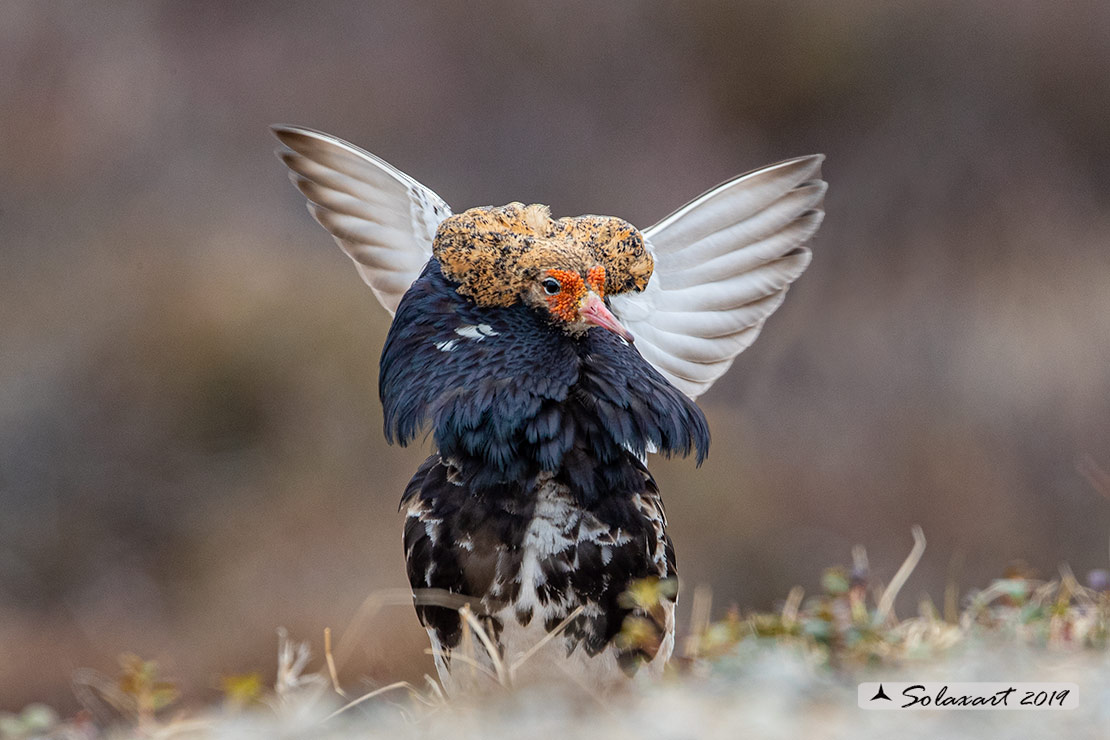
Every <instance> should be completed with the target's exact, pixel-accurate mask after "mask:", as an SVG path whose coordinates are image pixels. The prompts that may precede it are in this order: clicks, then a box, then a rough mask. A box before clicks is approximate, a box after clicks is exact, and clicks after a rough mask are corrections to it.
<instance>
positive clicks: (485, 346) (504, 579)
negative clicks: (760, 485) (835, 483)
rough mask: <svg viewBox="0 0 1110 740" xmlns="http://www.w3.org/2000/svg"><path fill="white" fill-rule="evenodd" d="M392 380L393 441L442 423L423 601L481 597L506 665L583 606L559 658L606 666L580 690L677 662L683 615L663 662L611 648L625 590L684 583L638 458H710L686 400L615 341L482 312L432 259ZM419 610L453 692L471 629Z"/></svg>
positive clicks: (426, 497) (423, 519)
mask: <svg viewBox="0 0 1110 740" xmlns="http://www.w3.org/2000/svg"><path fill="white" fill-rule="evenodd" d="M380 377H381V381H380V382H381V390H382V398H383V400H384V403H385V411H386V420H387V422H386V423H387V433H389V434H390V435H391V436H394V437H396V438H397V439H399V440H401V441H406V440H407V439H408V437H409V436H411V435H412V434H414V433H415V432H416V430H418V429H420V428H421V427H422V426H423V424H422V423H421V422H420V421H419V419H420V418H421V417H422V416H428V417H432V418H433V421H432V436H433V438H434V439H435V444H436V448H437V451H436V453H435V454H434V455H432V456H431V457H430V458H428V460H427V461H426V462H425V463H424V465H423V466H422V467H421V468H420V470H419V471H417V473H416V475H415V476H414V477H413V479H412V481H411V482H410V484H409V486H408V488H407V490H406V491H405V494H404V497H403V499H402V503H401V506H402V508H403V509H405V511H406V522H405V535H404V546H405V559H406V563H407V567H408V575H409V582H410V583H411V584H412V586H413V588H414V589H417V590H418V592H426V591H427V590H431V591H432V592H444V591H446V592H449V593H452V594H461V595H465V596H468V597H471V598H472V599H473V604H472V606H473V608H474V611H475V612H476V613H478V614H481V615H486V616H487V617H488V618H487V619H486V621H485V624H486V625H487V629H488V631H489V632H490V634H491V635H492V636H493V637H494V638H495V639H498V640H499V641H500V642H501V647H502V650H503V651H504V657H505V659H506V660H508V661H511V660H512V659H513V657H514V656H519V655H520V654H521V653H523V652H524V651H525V650H527V649H528V648H529V647H530V646H531V645H532V644H534V643H535V641H536V639H538V636H541V635H543V634H544V633H545V631H548V630H551V629H553V628H555V627H556V626H558V625H559V624H560V623H562V622H563V620H564V619H566V618H567V617H568V616H569V615H570V614H571V612H573V611H574V610H575V609H576V608H577V607H582V612H581V615H580V617H579V618H578V619H577V620H575V621H574V622H573V623H572V624H571V625H569V626H568V627H567V628H566V629H565V630H564V632H563V634H562V635H560V636H559V637H558V638H556V640H553V641H552V643H553V644H552V648H553V649H555V650H557V651H558V652H559V653H560V654H561V655H562V656H563V658H564V659H566V658H568V657H569V658H571V659H573V661H579V662H581V661H582V660H587V661H588V664H590V665H593V666H594V667H593V669H592V670H590V671H586V672H583V673H581V674H580V675H582V676H589V677H590V678H589V680H590V681H595V680H597V679H598V678H599V677H601V676H605V675H609V674H620V672H621V670H622V669H626V670H631V669H632V668H633V667H634V666H635V664H636V662H638V661H639V660H640V659H648V660H651V659H654V658H655V657H656V655H655V653H656V652H659V653H660V655H661V657H662V659H663V660H665V656H666V655H669V652H670V646H671V645H672V644H673V618H672V617H671V611H672V610H673V601H668V602H666V603H665V604H663V605H661V606H663V608H664V609H665V611H666V614H665V617H666V619H665V620H664V623H663V624H660V625H659V632H660V634H659V637H658V642H659V645H658V646H657V647H656V650H655V651H654V652H652V654H651V655H643V654H642V646H641V645H628V646H624V647H623V648H622V646H618V645H615V644H614V643H613V640H614V637H615V636H616V635H617V633H618V632H620V630H621V628H622V626H623V625H624V620H625V617H626V616H628V615H630V614H635V613H636V610H635V609H633V608H628V607H627V606H624V605H622V604H621V603H620V600H621V595H622V594H623V593H624V592H625V591H626V590H627V589H628V587H629V586H630V585H631V584H632V583H633V582H634V581H636V580H638V579H644V578H658V579H668V578H670V579H673V578H674V577H675V575H676V572H675V562H674V551H673V549H672V547H671V543H670V540H669V539H668V538H667V535H666V530H665V526H666V518H665V516H664V513H663V508H662V503H661V501H660V499H659V494H658V490H657V489H656V486H655V481H654V480H653V479H652V477H651V474H650V473H648V471H647V469H646V467H645V466H644V464H643V462H641V456H642V455H643V454H644V451H645V449H646V448H647V447H648V446H649V445H650V446H652V447H654V448H658V449H660V450H665V451H668V452H670V451H676V452H685V451H687V450H689V449H691V447H696V448H697V449H698V451H699V457H700V455H702V454H704V452H705V451H706V449H707V447H708V443H709V433H708V429H707V427H706V424H705V419H704V417H703V416H702V414H701V412H700V411H699V410H698V409H697V407H696V406H695V405H694V404H693V403H692V402H691V401H690V400H689V399H687V398H686V397H685V396H683V395H682V394H681V393H679V392H678V391H677V390H675V389H674V388H673V386H671V385H670V384H669V383H667V381H666V380H665V379H664V378H663V377H662V376H661V375H659V373H657V372H656V371H655V370H654V369H652V368H651V366H650V365H648V364H647V363H646V362H645V361H644V360H643V358H641V357H640V355H639V354H638V353H637V352H636V350H635V349H634V348H633V347H632V346H630V345H629V344H628V343H627V342H625V341H624V340H623V339H621V338H620V337H618V336H616V335H615V334H613V333H612V332H609V331H606V330H604V329H601V328H595V329H591V330H589V331H587V332H585V333H583V334H581V335H578V336H575V335H572V334H567V333H565V332H563V331H562V330H561V329H559V328H558V327H555V326H552V325H551V323H550V322H549V321H548V319H547V318H545V317H544V316H543V315H541V314H540V313H538V312H536V311H534V310H532V309H530V308H527V307H525V306H523V305H515V306H509V307H492V308H491V307H480V306H476V305H475V304H474V303H473V302H472V301H470V300H469V299H468V298H466V297H464V296H462V295H460V294H459V293H458V292H457V290H456V286H455V284H453V283H452V282H451V281H449V280H448V279H447V278H445V277H444V275H443V274H442V272H441V271H440V268H439V265H438V263H437V262H436V261H435V260H434V259H433V260H432V261H431V262H430V263H429V265H428V267H427V268H426V270H425V271H424V274H423V275H421V277H420V278H419V279H418V280H417V281H416V282H415V283H414V284H413V286H412V288H411V289H410V290H409V291H408V293H407V294H406V295H405V298H404V299H402V301H401V304H400V306H399V308H398V311H397V315H396V317H395V318H394V322H393V325H392V327H391V328H390V333H389V336H388V338H387V339H386V345H385V349H384V351H383V353H382V372H381V376H380ZM417 610H418V612H419V613H420V617H421V621H422V622H423V623H424V625H425V626H426V628H427V629H428V632H429V635H430V636H431V638H432V641H433V645H434V646H435V647H436V652H437V654H438V655H439V657H440V661H439V663H440V666H441V675H443V676H444V677H447V676H448V675H449V671H447V670H446V664H447V663H448V662H449V656H450V653H451V651H452V650H454V649H456V648H457V647H458V646H459V641H460V639H461V635H462V628H461V624H460V621H459V615H458V613H457V612H456V611H455V610H454V609H452V608H450V607H443V606H438V605H430V606H421V605H418V607H417ZM636 616H640V617H643V618H650V615H648V614H646V613H645V614H636ZM529 662H530V663H535V665H536V666H537V667H538V666H539V665H543V662H542V661H540V660H530V661H529ZM656 665H661V661H660V663H657V664H656ZM574 673H577V672H574Z"/></svg>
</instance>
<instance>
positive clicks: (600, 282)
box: [586, 265, 605, 298]
mask: <svg viewBox="0 0 1110 740" xmlns="http://www.w3.org/2000/svg"><path fill="white" fill-rule="evenodd" d="M586 282H588V283H589V284H590V289H591V290H592V291H593V292H595V293H597V294H598V295H599V296H601V297H602V298H604V297H605V268H604V267H602V266H601V265H594V266H593V267H591V268H590V271H589V272H587V273H586Z"/></svg>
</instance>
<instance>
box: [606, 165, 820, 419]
mask: <svg viewBox="0 0 1110 740" xmlns="http://www.w3.org/2000/svg"><path fill="white" fill-rule="evenodd" d="M823 159H824V157H822V156H821V155H813V156H809V157H800V158H798V159H792V160H789V161H786V162H781V163H779V164H776V165H771V166H770V167H765V168H763V169H760V170H756V171H754V172H751V173H748V174H747V175H742V176H740V177H738V178H736V179H734V180H730V181H729V182H726V183H725V184H723V185H720V186H718V187H716V188H714V189H713V190H710V191H709V192H707V193H706V194H705V195H702V196H701V197H700V198H697V199H695V200H693V201H691V202H690V203H689V204H687V205H685V206H683V207H682V208H680V209H679V210H677V211H675V212H674V213H673V214H671V215H670V216H668V217H667V218H665V219H663V220H662V221H660V222H659V223H658V224H656V225H655V226H652V227H651V228H649V229H647V230H645V231H644V236H645V238H646V239H647V240H648V243H649V245H650V246H651V248H652V250H653V252H654V254H655V260H656V261H655V273H654V275H652V278H651V281H650V282H649V283H648V287H647V290H645V291H644V292H643V293H639V294H626V295H622V296H614V297H613V298H612V304H613V312H614V313H616V314H617V316H618V317H619V318H620V319H621V320H622V321H623V322H624V324H625V326H627V327H628V330H629V331H631V332H632V334H633V335H634V336H635V337H636V347H637V349H638V350H639V351H640V354H642V355H643V356H644V359H646V360H647V361H648V362H650V363H651V364H652V365H654V366H655V367H656V369H658V370H659V371H660V372H661V373H663V374H664V375H665V376H666V377H667V379H668V380H670V381H671V382H672V383H673V384H674V385H675V386H676V387H677V388H679V389H680V390H682V391H683V392H684V393H686V395H688V396H690V397H691V398H697V397H698V396H699V395H701V394H702V393H704V392H705V391H706V390H707V389H708V388H709V386H710V385H712V384H713V382H714V381H715V380H716V379H717V378H719V377H720V376H721V375H723V374H724V373H725V371H726V370H728V368H729V367H730V366H731V365H732V361H733V360H734V359H735V358H736V355H738V354H740V352H742V351H743V350H745V349H746V348H747V347H748V346H749V345H751V343H752V342H754V341H755V339H756V337H757V336H759V331H760V329H761V328H762V327H763V322H764V321H765V320H766V319H767V317H768V316H770V315H771V314H772V313H773V312H774V311H775V309H777V308H778V307H779V305H780V304H781V303H782V300H783V298H784V296H785V294H786V289H787V287H788V286H789V285H790V283H792V282H793V281H794V280H795V279H796V278H797V277H798V276H799V275H801V274H802V272H803V271H804V270H805V269H806V267H807V266H808V265H809V261H810V256H811V255H810V251H809V250H808V249H806V248H805V247H803V246H802V245H803V244H804V243H805V242H806V240H808V239H809V238H810V237H811V236H813V233H814V232H815V231H816V230H817V227H818V226H820V224H821V219H822V218H823V216H824V212H823V211H822V210H821V208H822V201H823V199H824V196H825V190H826V188H827V186H826V184H825V183H824V182H823V181H822V180H821V179H820V176H821V173H820V170H821V162H822V161H823Z"/></svg>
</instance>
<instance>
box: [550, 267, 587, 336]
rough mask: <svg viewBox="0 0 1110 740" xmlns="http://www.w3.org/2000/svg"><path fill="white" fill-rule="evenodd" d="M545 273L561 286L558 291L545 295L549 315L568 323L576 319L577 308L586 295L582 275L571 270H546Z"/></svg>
mask: <svg viewBox="0 0 1110 740" xmlns="http://www.w3.org/2000/svg"><path fill="white" fill-rule="evenodd" d="M547 275H548V277H553V278H555V279H556V280H558V281H559V285H560V286H561V290H560V291H559V292H558V293H556V294H555V295H551V296H547V305H548V307H549V309H550V311H551V315H552V316H555V317H556V318H558V319H561V320H562V321H566V322H568V323H573V322H574V321H577V320H578V308H579V306H581V305H582V299H583V298H585V296H586V285H585V283H584V282H582V276H581V275H579V274H578V273H577V272H574V271H573V270H548V271H547Z"/></svg>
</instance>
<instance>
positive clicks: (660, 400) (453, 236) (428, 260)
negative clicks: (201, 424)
mask: <svg viewBox="0 0 1110 740" xmlns="http://www.w3.org/2000/svg"><path fill="white" fill-rule="evenodd" d="M273 130H274V132H275V134H276V135H277V137H278V139H279V140H280V141H281V143H282V144H283V145H284V146H283V147H282V148H281V149H280V150H279V156H280V158H281V159H282V161H283V162H284V163H285V164H286V165H287V166H288V167H289V169H290V170H291V173H290V175H291V178H292V180H293V182H294V184H295V185H296V186H297V188H298V189H299V190H300V191H301V192H302V193H303V194H304V196H305V197H306V198H307V199H308V208H309V211H310V212H311V213H312V215H313V216H314V217H315V219H316V220H317V221H319V223H320V224H321V225H323V226H324V228H325V229H327V230H328V231H329V232H331V234H332V235H333V236H334V237H335V240H336V241H337V242H338V243H339V246H340V247H341V248H342V249H343V251H344V252H346V253H347V255H348V256H349V257H350V258H351V259H352V260H353V261H354V263H355V266H356V268H357V269H358V272H359V274H360V275H361V276H362V278H363V279H364V280H365V281H366V283H367V284H369V286H370V288H371V289H372V290H373V291H374V294H375V295H376V296H377V297H378V300H379V301H380V302H381V304H382V305H383V306H384V307H385V308H386V310H388V311H389V312H390V313H391V314H393V322H392V324H391V326H390V329H389V333H388V335H387V337H386V340H385V346H384V348H383V351H382V357H381V368H380V376H379V389H380V395H381V400H382V404H383V407H384V412H385V434H386V437H387V438H388V439H389V441H390V442H396V443H399V444H402V445H404V444H407V443H409V442H410V441H412V440H413V439H414V438H415V437H416V436H417V435H418V434H419V433H420V432H421V431H422V430H424V429H430V432H431V436H432V439H433V440H434V444H435V449H434V452H433V454H432V455H431V456H430V457H429V458H428V459H427V460H426V461H425V462H424V463H423V464H422V465H421V466H420V468H419V469H418V470H417V472H416V474H415V475H414V476H413V478H412V480H411V482H410V483H409V485H408V487H407V488H406V490H405V491H404V494H403V496H402V499H401V508H402V509H404V510H405V516H406V519H405V526H404V553H405V560H406V564H407V571H408V578H409V582H410V583H411V585H412V588H413V591H414V595H415V602H416V611H417V614H418V616H419V619H420V621H421V623H422V624H423V625H424V627H425V628H426V630H427V632H428V635H429V637H430V638H431V642H432V648H433V655H434V656H435V662H436V667H437V670H438V673H439V676H440V679H441V681H442V683H443V684H444V685H445V687H447V688H448V689H449V690H456V689H459V688H460V687H461V686H462V684H463V683H464V679H463V678H462V676H463V675H466V676H470V677H471V678H473V676H474V675H477V674H479V673H480V671H475V670H474V666H473V658H468V659H465V660H464V661H461V660H455V661H454V663H453V662H452V657H453V653H456V654H455V656H454V657H456V658H458V657H459V655H458V653H457V651H458V650H459V649H460V645H461V643H462V641H463V638H464V634H465V633H466V631H467V627H466V625H465V624H464V620H463V619H462V617H461V616H460V612H459V610H458V607H459V605H460V604H462V603H465V604H467V605H468V606H469V607H470V608H471V610H472V611H473V613H474V614H475V615H476V617H475V618H476V619H479V620H480V621H481V625H482V626H483V628H484V629H483V631H484V633H485V636H488V637H489V639H490V641H491V643H492V645H491V647H492V651H493V652H494V653H496V655H497V658H496V659H491V658H489V656H488V655H487V656H485V657H484V659H483V660H484V663H485V666H484V667H487V668H488V667H490V665H491V664H493V665H496V666H497V667H498V668H501V667H502V666H505V665H508V666H511V667H512V668H513V669H520V670H519V671H517V672H518V673H519V674H520V675H519V676H518V677H520V676H523V675H525V674H527V675H535V676H539V677H550V676H553V675H555V676H557V675H560V674H567V675H569V676H570V677H571V678H572V679H574V680H576V681H577V682H579V683H584V684H585V685H587V686H591V687H600V686H606V685H610V684H611V683H612V682H614V681H616V680H619V679H620V678H621V677H623V676H628V675H631V674H633V673H634V672H635V671H636V670H637V669H638V668H639V667H640V666H642V665H645V664H646V666H647V669H648V670H649V671H651V672H653V673H657V672H659V671H660V670H661V669H662V666H663V664H664V663H665V662H666V660H667V659H668V658H669V656H670V654H671V652H672V649H673V646H674V606H675V602H676V598H677V581H676V576H677V571H676V568H675V555H674V548H673V547H672V545H671V540H670V538H669V537H668V535H667V532H666V516H665V514H664V512H663V504H662V501H661V499H660V496H659V490H658V488H657V486H656V484H655V480H654V479H653V478H652V476H651V474H650V473H649V472H648V470H647V467H646V459H647V455H648V453H653V452H660V453H663V454H681V455H687V454H690V453H693V454H695V456H696V459H697V462H698V463H699V464H700V463H701V461H702V460H703V459H704V457H705V455H706V454H707V452H708V447H709V429H708V426H707V424H706V421H705V417H704V416H703V415H702V413H701V411H700V410H699V409H698V407H697V406H696V405H695V404H694V399H695V398H697V396H698V395H700V394H701V393H703V392H704V391H705V390H706V389H707V388H709V386H710V385H712V384H713V382H714V381H715V380H716V379H717V378H718V377H720V376H721V375H722V374H723V373H724V372H725V371H726V370H727V369H728V368H729V366H730V365H731V364H732V362H733V360H734V359H735V357H736V356H737V355H738V354H739V353H740V352H741V351H743V350H744V349H745V348H747V347H748V346H749V345H750V344H751V343H752V342H753V341H754V340H755V338H756V336H757V335H758V334H759V332H760V330H761V329H762V328H763V323H764V322H765V321H766V319H767V317H768V316H770V314H771V313H773V312H774V311H775V309H776V308H778V306H779V305H780V304H781V302H782V300H783V297H784V295H785V293H786V290H787V287H788V286H789V285H790V283H791V282H793V281H794V280H795V279H796V278H797V277H798V276H799V275H801V273H802V272H803V271H804V270H805V268H806V266H807V265H808V264H809V261H810V252H809V250H808V249H807V248H805V246H804V244H805V242H806V241H807V240H808V239H809V238H810V237H811V236H812V235H813V233H814V232H815V231H816V230H817V228H818V226H819V224H820V223H821V218H822V216H823V211H822V202H823V197H824V193H825V189H826V184H825V183H824V182H823V181H822V180H821V179H820V166H821V162H822V159H823V157H822V156H820V155H814V156H807V157H800V158H797V159H792V160H788V161H785V162H782V163H779V164H775V165H771V166H769V167H765V168H763V169H759V170H756V171H754V172H751V173H749V174H747V175H742V176H740V177H737V178H735V179H733V180H730V181H728V182H726V183H724V184H723V185H720V186H718V187H716V188H714V189H712V190H710V191H708V192H706V193H705V194H704V195H702V196H700V197H698V198H696V199H695V200H693V201H691V202H690V203H689V204H687V205H685V206H683V207H682V208H680V209H678V210H677V211H675V212H674V213H673V214H671V215H670V216H668V217H666V218H664V219H663V220H662V221H660V222H659V223H657V224H656V225H654V226H652V227H650V228H648V229H646V230H644V231H643V232H640V231H639V230H638V229H636V228H635V227H634V226H632V225H631V224H629V223H627V222H626V221H623V220H621V219H619V218H611V217H604V216H580V217H577V218H559V219H553V218H552V217H551V215H550V213H549V210H548V208H547V207H545V206H542V205H523V204H521V203H510V204H508V205H505V206H499V207H482V208H472V209H470V210H467V211H465V212H463V213H460V214H453V213H452V211H451V209H450V208H449V207H448V206H447V204H446V203H445V202H444V201H443V200H442V199H441V198H440V197H439V196H438V195H436V194H435V193H434V192H432V191H431V190H430V189H428V188H426V187H425V186H423V185H421V184H420V183H418V182H417V181H415V180H414V179H412V178H411V177H409V176H407V175H405V174H404V173H402V172H401V171H399V170H397V169H396V168H394V167H392V166H390V165H389V164H387V163H386V162H384V161H382V160H381V159H379V158H378V157H375V156H374V155H372V154H370V153H368V152H366V151H363V150H362V149H359V148H358V147H355V146H353V145H351V144H349V143H347V142H345V141H342V140H340V139H337V138H335V137H333V136H329V135H327V134H323V133H320V132H317V131H312V130H309V129H305V128H297V127H291V126H275V127H274V129H273ZM645 594H646V595H645ZM445 596H446V597H447V598H444V597H445ZM552 633H555V634H552ZM537 646H540V647H542V649H541V650H536V648H537ZM538 653H543V655H542V656H540V655H538ZM521 656H527V660H522V659H521Z"/></svg>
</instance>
